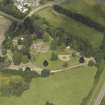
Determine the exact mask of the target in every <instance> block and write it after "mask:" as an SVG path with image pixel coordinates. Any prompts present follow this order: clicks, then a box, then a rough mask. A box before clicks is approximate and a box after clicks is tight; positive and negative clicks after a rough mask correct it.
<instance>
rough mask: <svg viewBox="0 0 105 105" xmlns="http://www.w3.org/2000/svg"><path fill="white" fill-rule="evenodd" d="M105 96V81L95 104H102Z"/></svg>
mask: <svg viewBox="0 0 105 105" xmlns="http://www.w3.org/2000/svg"><path fill="white" fill-rule="evenodd" d="M104 96H105V83H104V85H103V86H102V88H101V90H100V92H99V95H98V96H97V98H96V101H95V104H94V105H100V104H101V101H102V99H103V98H104Z"/></svg>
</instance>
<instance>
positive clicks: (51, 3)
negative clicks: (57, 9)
mask: <svg viewBox="0 0 105 105" xmlns="http://www.w3.org/2000/svg"><path fill="white" fill-rule="evenodd" d="M61 3H64V1H63V0H62V1H59V2H50V3H47V4H44V5H41V6H39V7H37V8H35V9H33V10H32V11H31V12H30V13H29V14H28V15H27V16H26V17H25V18H24V20H25V19H26V18H27V17H31V16H32V15H33V14H34V13H36V12H38V11H40V10H42V9H45V8H47V7H52V6H53V5H55V4H56V5H59V4H61Z"/></svg>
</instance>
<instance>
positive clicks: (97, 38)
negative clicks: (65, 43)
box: [38, 0, 103, 48]
mask: <svg viewBox="0 0 105 105" xmlns="http://www.w3.org/2000/svg"><path fill="white" fill-rule="evenodd" d="M77 1H78V0H77ZM71 5H72V3H71ZM89 11H90V10H89ZM38 15H39V16H41V17H43V18H45V19H46V20H47V21H48V22H49V23H50V24H51V25H53V26H55V27H62V28H63V29H64V30H65V31H66V32H68V33H69V34H72V35H76V36H79V37H81V38H82V39H87V40H88V41H89V42H90V43H91V44H92V46H93V47H94V48H98V47H99V46H100V44H101V41H102V38H103V33H101V32H98V31H97V30H95V29H93V28H90V27H88V26H86V25H84V24H82V23H80V22H77V21H75V20H73V19H71V18H67V17H65V16H63V15H60V14H57V13H55V12H54V10H53V9H52V8H46V9H44V10H42V11H40V12H38Z"/></svg>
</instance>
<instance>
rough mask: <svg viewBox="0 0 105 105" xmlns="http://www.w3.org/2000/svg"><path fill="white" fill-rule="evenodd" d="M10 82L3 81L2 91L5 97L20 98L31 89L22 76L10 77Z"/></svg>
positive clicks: (0, 86) (0, 88)
mask: <svg viewBox="0 0 105 105" xmlns="http://www.w3.org/2000/svg"><path fill="white" fill-rule="evenodd" d="M8 78H9V81H8V82H7V81H6V80H5V81H1V85H0V91H1V94H2V95H4V96H11V95H16V96H20V95H21V94H22V93H23V91H25V90H26V89H28V88H29V86H28V84H27V83H26V82H25V81H24V79H23V78H22V77H20V76H14V77H8Z"/></svg>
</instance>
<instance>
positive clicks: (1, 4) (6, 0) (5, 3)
mask: <svg viewBox="0 0 105 105" xmlns="http://www.w3.org/2000/svg"><path fill="white" fill-rule="evenodd" d="M0 10H2V11H4V12H6V13H8V14H11V15H13V16H15V17H18V18H23V17H24V16H25V15H26V14H23V13H21V12H20V11H19V10H18V9H17V7H16V6H14V2H13V0H1V1H0Z"/></svg>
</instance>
